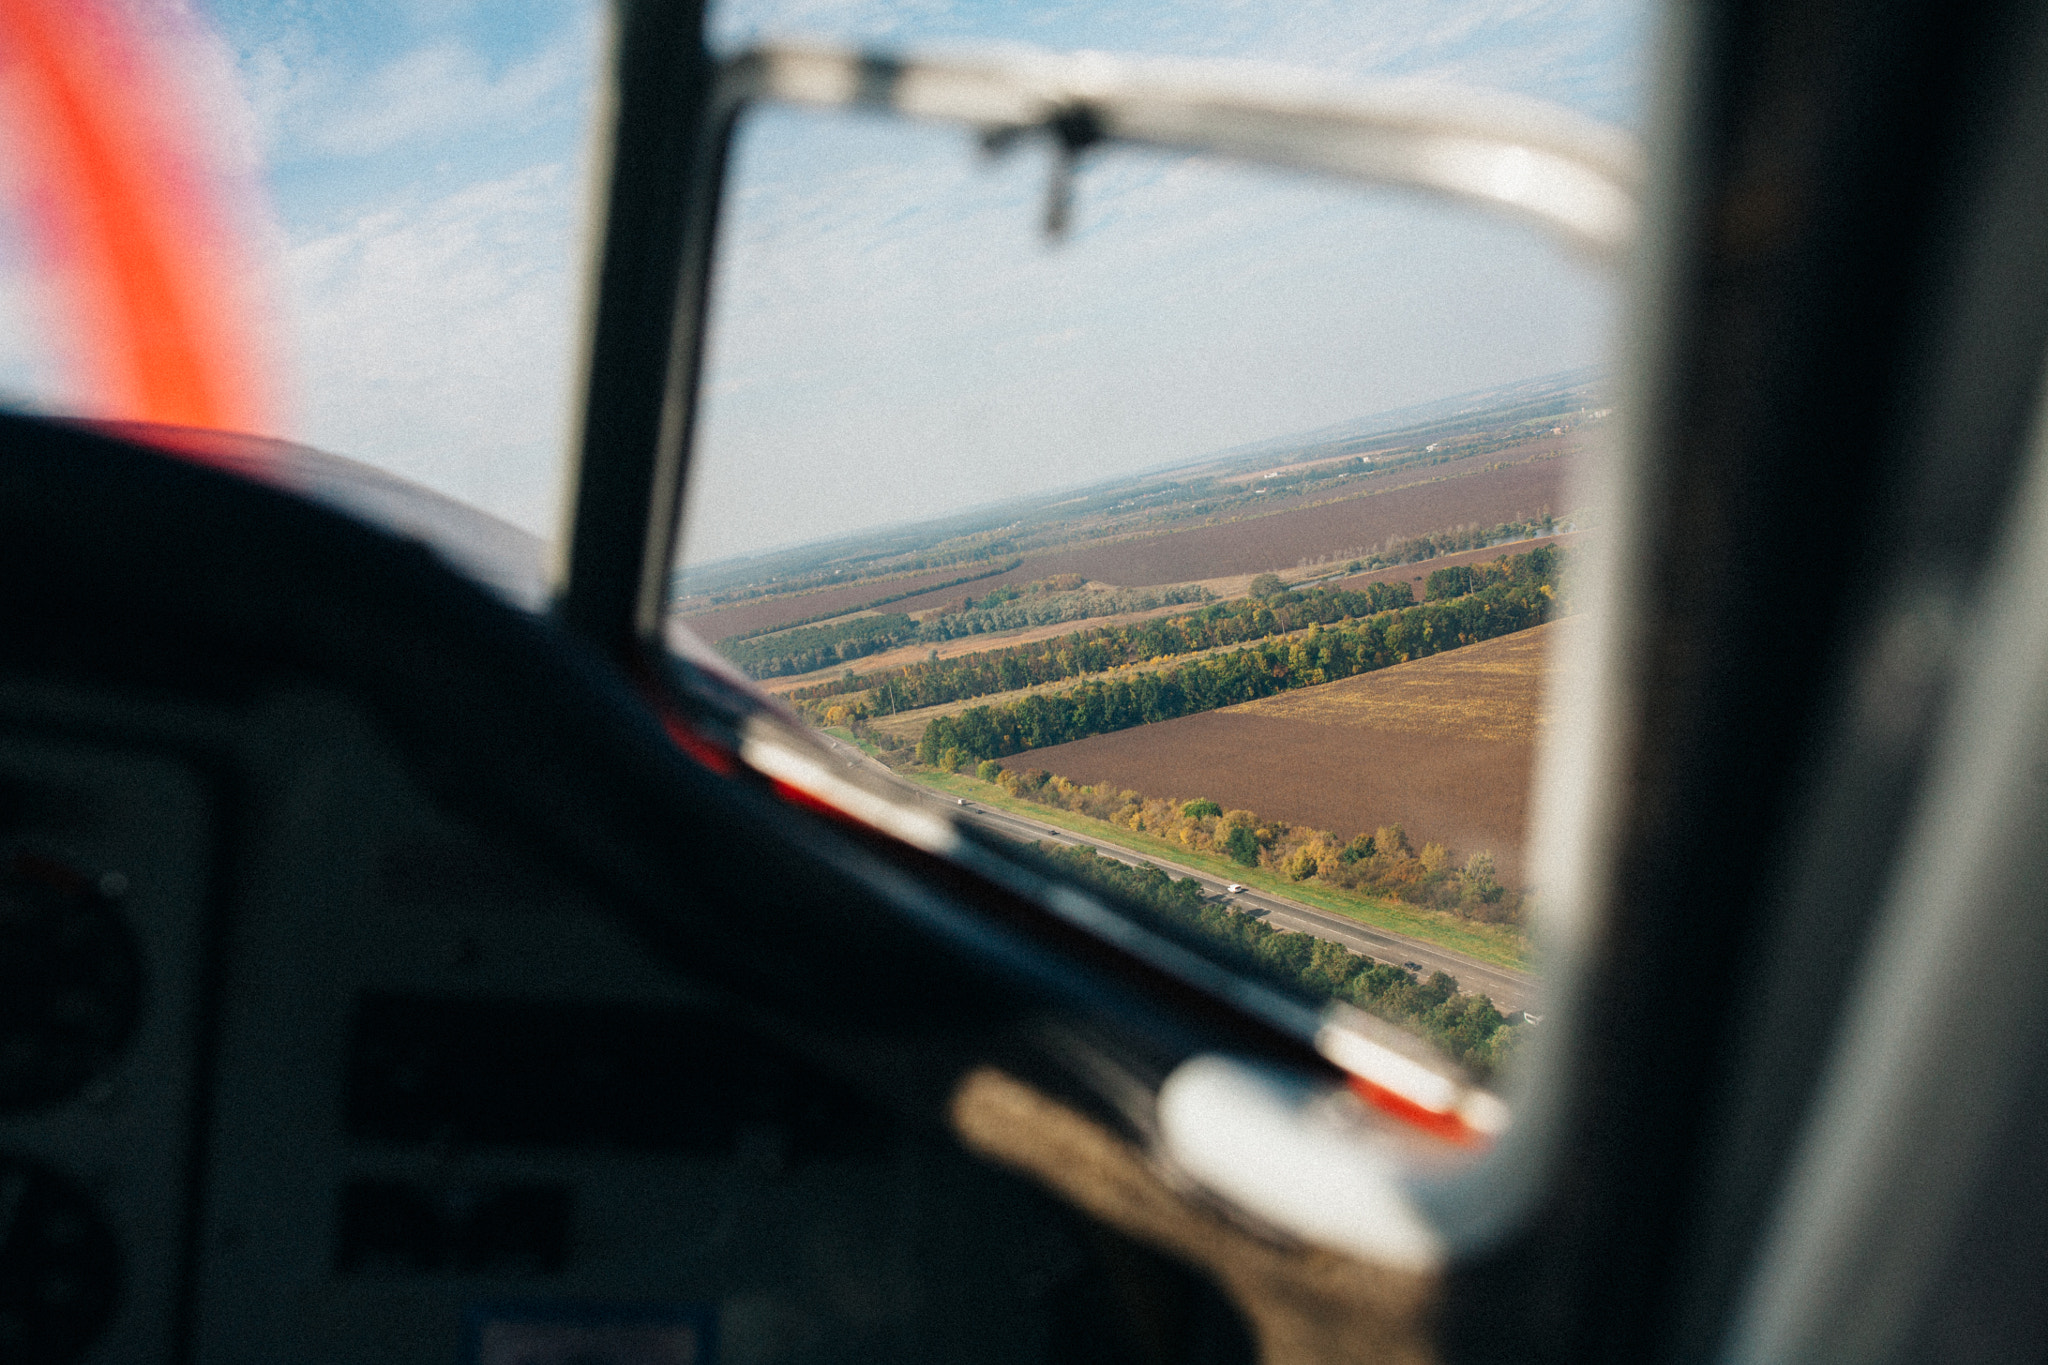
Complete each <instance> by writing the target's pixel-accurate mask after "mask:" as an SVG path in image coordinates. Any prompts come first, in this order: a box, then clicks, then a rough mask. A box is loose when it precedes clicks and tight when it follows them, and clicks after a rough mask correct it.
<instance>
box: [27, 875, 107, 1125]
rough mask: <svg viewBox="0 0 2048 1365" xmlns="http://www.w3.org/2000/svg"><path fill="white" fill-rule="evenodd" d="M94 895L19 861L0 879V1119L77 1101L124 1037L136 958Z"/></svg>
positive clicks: (77, 881) (85, 884) (82, 883)
mask: <svg viewBox="0 0 2048 1365" xmlns="http://www.w3.org/2000/svg"><path fill="white" fill-rule="evenodd" d="M99 888H100V883H97V882H93V881H89V880H88V879H86V878H85V877H84V876H83V875H82V874H79V873H77V872H74V871H72V870H70V869H68V868H65V867H63V866H61V865H60V864H56V863H53V862H49V861H48V860H45V859H41V858H35V857H30V856H26V855H24V856H19V857H16V858H15V859H14V860H13V863H12V865H11V866H10V867H9V868H8V869H7V871H6V872H5V873H0V1114H4V1113H8V1112H12V1111H18V1110H22V1109H31V1108H35V1107H37V1106H40V1105H46V1104H53V1103H56V1102H57V1101H59V1100H63V1099H67V1098H69V1097H71V1096H72V1095H75V1094H77V1093H78V1092H79V1091H80V1090H82V1089H83V1088H84V1087H85V1086H86V1084H87V1083H88V1082H90V1081H91V1080H92V1079H93V1078H94V1077H95V1076H97V1075H99V1074H100V1073H102V1072H103V1071H105V1070H106V1069H107V1068H108V1067H109V1066H110V1065H112V1063H113V1062H114V1060H115V1059H116V1058H117V1057H118V1056H119V1055H120V1053H121V1049H122V1048H123V1047H124V1046H126V1044H127V1042H128V1038H129V1035H130V1034H131V1033H133V1032H134V1029H135V1020H136V1015H137V1013H138V1011H139V1009H140V1007H141V1000H142V961H141V955H140V953H139V951H138V950H137V948H136V945H135V936H134V935H133V934H132V933H131V932H129V929H128V924H127V921H126V920H125V919H124V918H123V917H122V915H121V910H120V907H119V906H118V905H117V904H115V903H114V901H113V899H112V898H111V897H109V896H108V895H106V894H105V893H103V892H102V891H101V890H100V889H99Z"/></svg>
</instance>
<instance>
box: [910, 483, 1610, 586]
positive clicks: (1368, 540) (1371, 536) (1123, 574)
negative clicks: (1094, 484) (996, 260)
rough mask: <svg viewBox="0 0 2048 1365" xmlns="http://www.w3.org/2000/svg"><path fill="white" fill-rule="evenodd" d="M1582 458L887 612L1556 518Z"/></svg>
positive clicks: (1144, 581) (1333, 508)
mask: <svg viewBox="0 0 2048 1365" xmlns="http://www.w3.org/2000/svg"><path fill="white" fill-rule="evenodd" d="M1582 458H1583V457H1581V456H1577V455H1558V456H1554V457H1551V458H1547V459H1537V460H1524V461H1523V462H1522V463H1520V464H1512V465H1509V466H1507V467H1506V468H1504V469H1487V470H1482V471H1480V472H1477V473H1472V474H1466V475H1463V476H1462V477H1455V478H1445V479H1441V480H1438V481H1435V482H1431V483H1424V484H1415V485H1411V486H1410V487H1407V488H1396V489H1392V490H1390V491H1388V492H1385V493H1376V494H1372V495H1370V496H1365V497H1356V498H1346V499H1344V500H1343V501H1342V502H1326V503H1323V504H1322V505H1320V506H1316V507H1300V508H1296V509H1295V510H1293V511H1290V512H1276V513H1274V514H1273V515H1271V516H1262V517H1253V518H1250V519H1247V520H1243V521H1227V522H1222V523H1220V524H1217V525H1213V526H1194V527H1190V528H1188V529H1187V530H1185V531H1166V532H1162V533H1160V534H1158V535H1149V536H1134V537H1132V538H1131V539H1129V540H1115V541H1110V542H1107V543H1106V544H1101V545H1082V546H1077V547H1075V548H1073V549H1071V550H1051V551H1047V552H1046V553H1044V554H1038V555H1032V556H1030V557H1029V558H1027V559H1026V560H1025V561H1024V563H1022V564H1021V565H1019V566H1018V567H1017V568H1015V569H1012V570H1011V571H1010V572H1009V573H1007V574H1005V575H1003V576H1002V577H1000V578H988V579H983V580H982V581H981V582H979V583H976V584H974V585H973V586H972V587H961V588H951V589H944V590H941V591H938V592H929V593H925V594H923V595H921V596H918V597H912V598H909V599H907V600H905V601H902V602H898V603H896V604H895V605H894V606H892V607H890V610H891V611H926V610H929V609H931V608H934V607H940V606H944V605H946V604H948V603H950V602H957V601H958V600H960V598H962V597H964V596H966V595H967V594H969V593H977V594H978V593H982V592H986V591H988V590H989V589H990V588H992V587H995V586H997V585H998V584H1002V583H1007V582H1018V583H1028V582H1030V581H1031V580H1033V579H1037V578H1048V577H1050V576H1052V575H1053V574H1062V573H1076V574H1080V575H1081V576H1082V577H1083V578H1087V579H1092V580H1094V581H1096V582H1101V583H1116V584H1121V585H1124V586H1127V587H1143V586H1150V585H1152V584H1159V583H1191V582H1194V581H1196V580H1197V579H1204V578H1221V577H1224V576H1225V575H1228V574H1246V573H1261V572H1264V571H1265V570H1268V569H1291V568H1293V567H1294V566H1295V565H1297V564H1300V563H1302V562H1304V561H1308V562H1311V563H1313V562H1315V561H1317V560H1323V559H1332V558H1340V557H1343V556H1346V555H1350V554H1354V553H1358V552H1360V551H1363V550H1367V549H1370V548H1372V547H1373V546H1380V545H1386V544H1388V543H1389V542H1392V541H1397V540H1404V539H1406V538H1408V537H1410V536H1423V535H1429V534H1430V533H1432V532H1435V531H1443V530H1447V529H1449V528H1451V527H1454V526H1467V525H1471V524H1473V523H1475V522H1476V523H1478V524H1479V525H1481V526H1494V525H1498V524H1499V523H1501V522H1504V521H1519V520H1522V519H1524V518H1527V517H1533V516H1536V515H1538V514H1540V513H1542V512H1544V511H1545V510H1548V511H1551V512H1563V511H1565V510H1567V509H1566V508H1565V506H1564V501H1565V498H1566V497H1567V491H1566V485H1567V484H1568V483H1569V482H1570V480H1571V479H1572V477H1573V476H1574V475H1575V474H1576V473H1577V472H1578V470H1579V467H1580V462H1581V460H1582Z"/></svg>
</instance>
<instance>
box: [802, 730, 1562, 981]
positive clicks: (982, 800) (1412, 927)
mask: <svg viewBox="0 0 2048 1365" xmlns="http://www.w3.org/2000/svg"><path fill="white" fill-rule="evenodd" d="M835 733H837V732H835ZM856 742H858V741H856ZM901 775H902V776H904V777H906V778H909V779H910V780H912V781H914V782H916V783H918V784H919V785H920V786H924V787H929V788H931V789H932V790H934V791H940V792H944V793H945V794H946V795H948V796H951V797H955V798H965V799H967V800H969V801H973V802H974V803H976V804H977V805H983V806H987V807H989V808H990V809H992V810H1000V811H1005V812H1008V813H1009V814H1012V815H1016V816H1021V817H1023V818H1025V819H1029V820H1036V821H1038V822H1039V823H1041V824H1046V825H1054V826H1057V827H1058V828H1060V829H1065V830H1071V831H1073V832H1074V833H1076V834H1085V835H1087V836H1089V837H1090V838H1094V839H1100V840H1102V841H1103V842H1104V843H1108V844H1115V845H1116V846H1117V847H1119V848H1126V849H1129V850H1130V851H1131V852H1133V853H1136V854H1139V855H1140V856H1149V857H1154V858H1158V859H1160V860H1161V861H1162V862H1172V863H1177V864H1179V865H1180V866H1182V867H1187V868H1192V869H1194V870H1195V871H1198V872H1202V873H1205V874H1207V875H1209V876H1212V877H1216V878H1218V879H1220V880H1222V881H1226V882H1241V883H1243V884H1244V885H1245V886H1248V887H1252V888H1254V889H1256V890H1259V891H1266V892H1270V893H1271V894H1273V895H1276V896H1283V897H1285V898H1287V899H1288V900H1293V901H1299V902H1300V903H1301V904H1303V905H1309V906H1313V907H1315V908H1316V909H1318V910H1326V911H1328V912H1329V913H1331V914H1333V915H1341V916H1343V917H1344V918H1345V919H1348V920H1354V921H1356V922H1357V923H1359V924H1363V925H1367V926H1369V927H1371V928H1374V929H1385V930H1387V931H1389V932H1390V933H1396V934H1405V935H1407V936H1408V937H1409V938H1417V939H1421V940H1423V941H1424V942H1426V943H1433V944H1435V945H1436V946H1437V947H1439V948H1447V949H1449V950H1450V951H1452V952H1455V953H1462V954H1464V955H1465V956H1466V957H1470V958H1475V959H1477V960H1478V961H1481V962H1486V963H1491V964H1492V965H1494V966H1496V967H1507V968H1511V969H1513V970H1515V971H1523V972H1526V971H1533V970H1534V964H1533V962H1532V958H1531V954H1530V951H1529V941H1528V938H1527V937H1526V936H1525V935H1524V934H1522V933H1521V932H1520V931H1519V930H1516V929H1513V928H1509V927H1507V926H1504V925H1494V924H1481V923H1477V922H1475V921H1473V920H1467V919H1460V918H1458V917H1457V916H1456V915H1451V914H1446V913H1445V912H1443V911H1441V910H1430V909H1425V908H1424V907H1422V906H1419V905H1409V904H1406V903H1405V902H1402V901H1396V900H1387V899H1383V898H1380V897H1377V896H1360V895H1355V894H1352V893H1348V892H1345V891H1341V890H1337V889H1334V888H1331V887H1326V886H1318V885H1316V884H1315V883H1313V882H1297V881H1293V880H1290V879H1289V878H1287V877H1285V876H1282V875H1281V874H1279V873H1277V872H1270V871H1268V870H1266V869H1265V868H1262V867H1245V866H1244V865H1243V864H1241V863H1236V862H1232V861H1231V860H1230V859H1228V858H1223V857H1218V856H1216V855H1214V854H1210V853H1205V852H1201V851H1199V850H1196V849H1191V848H1185V847H1183V846H1181V845H1180V844H1177V843H1169V842H1167V841H1166V840H1164V839H1161V838H1158V837H1156V836H1154V835H1150V834H1146V833H1144V832H1142V831H1139V830H1132V829H1126V828H1125V827H1124V826H1122V825H1113V824H1111V823H1109V822H1108V821H1107V820H1097V819H1095V818H1093V817H1091V816H1087V815H1078V814H1076V813H1075V812H1073V811H1070V810H1065V809H1062V808H1060V807H1057V806H1041V805H1039V804H1037V803H1036V802H1032V801H1020V800H1018V799H1017V798H1016V797H1014V796H1011V795H1010V794H1009V793H1008V792H1006V791H1004V790H1003V789H1002V788H1001V787H998V786H996V785H995V784H994V783H993V782H983V781H982V780H981V779H979V778H976V777H968V776H964V775H962V774H959V773H942V772H935V771H932V770H930V769H917V768H911V769H905V770H902V774H901Z"/></svg>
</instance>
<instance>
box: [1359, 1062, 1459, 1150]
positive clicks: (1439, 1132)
mask: <svg viewBox="0 0 2048 1365" xmlns="http://www.w3.org/2000/svg"><path fill="white" fill-rule="evenodd" d="M1345 1079H1346V1080H1347V1081H1348V1082H1349V1083H1350V1086H1351V1093H1352V1094H1354V1095H1356V1096H1358V1098H1360V1099H1362V1100H1364V1101H1365V1102H1366V1103H1367V1104H1369V1105H1371V1106H1372V1107H1373V1108H1375V1109H1377V1110H1379V1111H1380V1112H1381V1113H1382V1114H1385V1115H1387V1116H1388V1117H1390V1118H1394V1119H1398V1120H1400V1121H1401V1122H1402V1123H1405V1124H1407V1125H1408V1126H1409V1127H1411V1128H1416V1129H1419V1130H1421V1131H1422V1132H1425V1133H1427V1134H1429V1135H1430V1136H1431V1137H1433V1138H1440V1139H1442V1140H1443V1141H1445V1142H1454V1143H1456V1144H1457V1145H1458V1146H1460V1147H1483V1146H1485V1145H1486V1140H1487V1139H1486V1135H1485V1134H1484V1133H1481V1132H1479V1131H1478V1130H1477V1129H1475V1128H1473V1127H1472V1125H1471V1124H1469V1123H1467V1122H1465V1120H1464V1119H1462V1118H1460V1117H1459V1116H1458V1115H1457V1114H1454V1113H1453V1114H1447V1113H1444V1112H1443V1111H1442V1110H1439V1109H1427V1108H1424V1107H1423V1106H1422V1105H1419V1104H1417V1103H1416V1102H1415V1101H1414V1100H1411V1099H1409V1098H1408V1097H1407V1096H1405V1095H1401V1094H1398V1093H1396V1092H1395V1091H1392V1090H1389V1089H1387V1088H1386V1087H1385V1086H1383V1085H1375V1084H1373V1082H1371V1081H1369V1080H1366V1079H1365V1078H1364V1077H1363V1076H1347V1077H1345Z"/></svg>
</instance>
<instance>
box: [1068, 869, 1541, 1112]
mask: <svg viewBox="0 0 2048 1365" xmlns="http://www.w3.org/2000/svg"><path fill="white" fill-rule="evenodd" d="M1034 847H1035V849H1036V852H1037V856H1038V857H1039V858H1040V859H1042V860H1043V861H1044V862H1045V863H1046V864H1047V865H1048V866H1050V867H1051V868H1053V869H1055V870H1056V871H1058V872H1060V873H1063V874H1065V875H1067V876H1069V877H1072V878H1074V879H1075V880H1077V881H1080V882H1081V883H1083V884H1084V885H1087V886H1090V887H1092V888H1094V889H1095V890H1097V891H1099V892H1102V893H1104V894H1106V895H1108V896H1110V897H1111V898H1113V899H1115V900H1118V901H1121V902H1123V904H1124V905H1125V906H1126V907H1127V908H1129V909H1134V910H1135V911H1136V912H1137V915H1136V917H1137V918H1139V919H1141V920H1143V921H1145V922H1147V923H1149V924H1150V925H1151V926H1152V927H1153V928H1155V929H1157V930H1159V931H1160V932H1162V933H1165V934H1167V935H1168V936H1170V937H1172V938H1174V939H1176V940H1178V941H1179V942H1181V943H1183V944H1186V945H1187V946H1189V947H1192V948H1195V949H1196V950H1197V951H1201V952H1204V953H1206V954H1207V955H1209V956H1212V957H1216V958H1220V959H1222V960H1223V961H1224V962H1226V963H1228V964H1229V965H1231V966H1232V967H1235V968H1237V969H1238V970H1240V971H1242V972H1244V973H1245V974H1246V975H1248V976H1255V977H1258V978H1261V979H1264V980H1266V981H1268V982H1270V983H1272V984H1274V985H1277V986H1279V987H1281V988H1282V989H1284V990H1288V991H1292V992H1295V993H1298V994H1300V995H1305V996H1307V997H1308V998H1309V999H1311V1000H1315V1001H1325V1000H1345V1001H1349V1002H1350V1003H1352V1004H1354V1005H1356V1006H1358V1007H1359V1008H1360V1009H1363V1010H1366V1011H1368V1012H1369V1013H1372V1014H1376V1015H1378V1016H1379V1017H1380V1018H1382V1019H1385V1020H1388V1021H1389V1022H1391V1023H1395V1024H1399V1025H1401V1026H1403V1027H1405V1028H1407V1029H1409V1030H1411V1031H1413V1032H1415V1033H1419V1034H1421V1035H1422V1036H1423V1037H1425V1038H1427V1039H1429V1040H1430V1041H1431V1042H1432V1043H1434V1044H1436V1045H1437V1046H1438V1047H1440V1048H1442V1049H1443V1050H1444V1052H1446V1053H1447V1054H1449V1056H1450V1057H1451V1058H1452V1059H1453V1060H1454V1061H1456V1062H1458V1063H1459V1064H1460V1065H1462V1066H1464V1067H1465V1068H1466V1070H1468V1071H1470V1072H1471V1073H1472V1074H1473V1075H1474V1076H1476V1077H1479V1078H1481V1079H1487V1078H1490V1077H1492V1076H1494V1075H1495V1074H1497V1073H1498V1072H1499V1070H1500V1069H1501V1067H1502V1066H1503V1064H1505V1063H1506V1061H1507V1060H1508V1057H1509V1055H1510V1054H1511V1053H1512V1051H1513V1049H1514V1045H1515V1043H1516V1041H1517V1040H1516V1030H1514V1029H1512V1028H1509V1027H1507V1020H1506V1019H1505V1018H1503V1017H1502V1015H1501V1013H1500V1011H1499V1010H1497V1009H1495V1008H1494V1005H1493V1002H1492V1001H1491V1000H1489V999H1487V998H1486V997H1485V996H1483V995H1472V994H1468V993H1466V992H1464V991H1461V990H1459V989H1458V983H1457V981H1456V980H1455V979H1454V978H1453V977H1451V976H1449V975H1448V974H1446V973H1444V972H1434V973H1432V974H1431V975H1430V976H1429V977H1428V978H1427V979H1426V980H1425V979H1421V978H1418V977H1417V976H1416V974H1415V973H1413V972H1411V971H1408V970H1407V969H1405V968H1403V967H1400V966H1397V965H1395V964H1394V963H1391V962H1375V961H1374V960H1373V959H1372V958H1370V957H1366V956H1364V955H1362V954H1359V953H1354V952H1352V951H1351V950H1350V949H1348V948H1346V947H1345V946H1344V945H1343V944H1341V943H1331V942H1328V941H1327V940H1324V939H1319V938H1314V937H1311V936H1310V935H1308V934H1295V933H1288V932H1285V931H1283V930H1279V929H1275V928H1273V927H1272V926H1271V925H1269V924H1266V923H1264V922H1262V921H1260V920H1257V919H1254V918H1252V917H1251V916H1250V915H1247V914H1244V913H1242V912H1241V911H1238V910H1234V909H1232V908H1230V907H1229V906H1224V905H1217V904H1215V903H1213V902H1211V901H1208V900H1206V899H1204V898H1203V896H1202V890H1201V885H1200V883H1198V882H1196V881H1195V880H1194V879H1193V878H1186V879H1183V880H1178V881H1177V880H1175V879H1174V878H1172V877H1169V876H1168V875H1167V874H1166V873H1165V872H1162V871H1161V870H1160V869H1158V868H1156V867H1131V866H1129V865H1127V864H1125V863H1122V862H1119V861H1117V860H1116V859H1114V858H1105V857H1103V856H1101V855H1100V854H1098V853H1097V852H1096V851H1095V850H1094V849H1092V848H1085V847H1083V848H1063V847H1060V846H1057V845H1053V844H1038V845H1035V846H1034Z"/></svg>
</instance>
